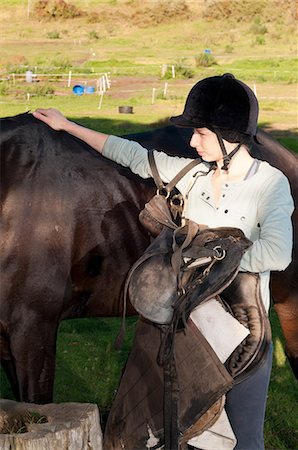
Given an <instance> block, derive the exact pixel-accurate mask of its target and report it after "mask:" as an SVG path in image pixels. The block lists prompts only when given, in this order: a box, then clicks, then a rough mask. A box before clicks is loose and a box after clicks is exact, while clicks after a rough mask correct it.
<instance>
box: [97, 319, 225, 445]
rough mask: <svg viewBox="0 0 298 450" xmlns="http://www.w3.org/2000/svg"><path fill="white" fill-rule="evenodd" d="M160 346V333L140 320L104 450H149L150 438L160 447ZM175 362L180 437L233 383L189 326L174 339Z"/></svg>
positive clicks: (161, 418) (161, 402)
mask: <svg viewBox="0 0 298 450" xmlns="http://www.w3.org/2000/svg"><path fill="white" fill-rule="evenodd" d="M160 342H161V331H160V329H159V328H158V327H156V326H155V325H153V324H152V323H151V322H147V321H144V320H143V319H139V322H138V324H137V329H136V335H135V339H134V343H133V347H132V351H131V353H130V356H129V358H128V361H127V364H126V367H125V370H124V373H123V375H122V378H121V381H120V385H119V388H118V392H117V395H116V398H115V400H114V403H113V405H112V409H111V411H110V414H109V417H108V421H107V425H106V430H105V435H104V449H105V450H115V449H119V448H124V449H127V450H131V449H134V450H139V449H140V450H141V449H142V450H144V449H146V448H150V446H149V443H147V442H148V440H149V438H151V440H152V434H153V435H154V437H155V438H157V439H158V441H159V445H161V444H162V443H163V439H164V437H163V392H164V381H163V369H162V367H160V366H159V365H158V364H157V362H156V359H157V355H158V350H159V347H160ZM175 359H176V366H177V377H178V383H179V413H178V415H179V426H180V431H181V433H184V432H185V431H186V430H187V429H188V428H189V427H191V426H192V425H193V423H194V422H195V421H197V420H198V419H199V418H200V417H201V416H202V415H203V414H204V413H205V412H206V411H207V410H208V409H209V408H210V407H211V406H212V405H213V404H214V403H215V402H216V401H217V400H218V399H219V398H220V397H221V396H222V395H224V394H225V393H226V392H227V391H228V390H229V389H230V388H231V387H232V384H233V380H232V377H231V376H230V375H229V373H228V372H227V370H226V369H225V367H224V366H223V364H222V363H221V362H220V361H219V359H218V357H217V356H216V354H215V353H214V351H213V350H212V348H211V347H210V345H209V344H208V342H207V341H206V339H205V338H204V337H203V335H202V334H201V332H200V331H199V330H198V329H197V328H196V327H195V326H194V324H193V323H192V322H191V321H190V323H189V326H187V328H186V330H185V332H178V333H177V334H176V335H175ZM153 441H156V440H154V439H153ZM159 445H158V446H159ZM158 446H157V447H158ZM157 447H156V448H157Z"/></svg>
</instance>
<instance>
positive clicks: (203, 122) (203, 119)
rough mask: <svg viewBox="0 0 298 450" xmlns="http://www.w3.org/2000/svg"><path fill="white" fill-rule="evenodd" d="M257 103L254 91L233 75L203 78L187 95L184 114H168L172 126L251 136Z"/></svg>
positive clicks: (254, 131) (252, 134) (254, 126)
mask: <svg viewBox="0 0 298 450" xmlns="http://www.w3.org/2000/svg"><path fill="white" fill-rule="evenodd" d="M258 113H259V105H258V100H257V98H256V96H255V94H254V93H253V91H252V90H251V89H250V88H249V87H248V86H247V85H246V84H244V83H243V82H242V81H239V80H237V79H236V78H235V77H234V75H232V74H229V73H226V74H224V75H221V76H214V77H209V78H205V79H203V80H201V81H199V82H198V83H196V84H195V85H194V86H193V88H192V89H191V91H190V92H189V94H188V97H187V99H186V103H185V107H184V111H183V114H181V115H180V116H175V117H171V119H170V120H171V122H172V123H173V124H174V125H177V126H182V127H191V128H203V127H206V128H209V129H211V130H218V131H221V130H222V131H223V130H231V131H237V132H238V133H240V134H243V135H247V136H251V137H254V136H256V133H257V122H258Z"/></svg>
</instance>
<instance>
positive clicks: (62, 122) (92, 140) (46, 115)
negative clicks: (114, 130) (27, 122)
mask: <svg viewBox="0 0 298 450" xmlns="http://www.w3.org/2000/svg"><path fill="white" fill-rule="evenodd" d="M32 115H33V116H34V117H36V119H39V120H41V121H42V122H44V123H46V124H47V125H49V126H50V127H51V128H53V130H56V131H62V130H63V131H67V132H68V133H69V134H72V135H73V136H75V137H77V138H79V139H81V140H82V141H84V142H86V143H87V144H88V145H90V146H91V147H93V148H94V150H96V151H97V152H99V153H102V150H103V147H104V144H105V142H106V140H107V138H108V135H107V134H104V133H100V132H98V131H93V130H90V129H89V128H85V127H82V126H81V125H79V124H77V123H75V122H72V121H71V120H68V119H66V117H64V116H63V114H61V112H60V111H58V110H57V109H54V108H49V109H43V108H38V109H37V110H36V111H34V112H33V113H32Z"/></svg>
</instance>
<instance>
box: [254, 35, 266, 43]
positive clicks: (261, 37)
mask: <svg viewBox="0 0 298 450" xmlns="http://www.w3.org/2000/svg"><path fill="white" fill-rule="evenodd" d="M265 43H266V42H265V38H264V36H256V40H255V44H256V45H265Z"/></svg>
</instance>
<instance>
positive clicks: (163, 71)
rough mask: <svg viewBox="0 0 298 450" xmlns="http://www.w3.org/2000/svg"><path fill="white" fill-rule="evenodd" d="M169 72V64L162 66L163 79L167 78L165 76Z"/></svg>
mask: <svg viewBox="0 0 298 450" xmlns="http://www.w3.org/2000/svg"><path fill="white" fill-rule="evenodd" d="M167 70H168V66H167V64H163V65H162V66H161V78H163V77H164V76H165V74H166V73H167Z"/></svg>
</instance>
